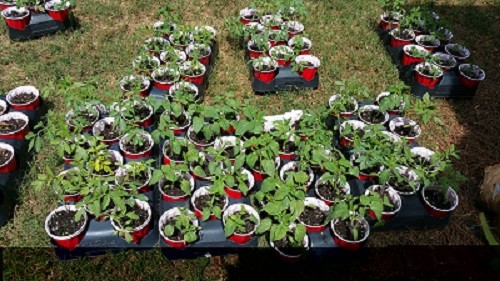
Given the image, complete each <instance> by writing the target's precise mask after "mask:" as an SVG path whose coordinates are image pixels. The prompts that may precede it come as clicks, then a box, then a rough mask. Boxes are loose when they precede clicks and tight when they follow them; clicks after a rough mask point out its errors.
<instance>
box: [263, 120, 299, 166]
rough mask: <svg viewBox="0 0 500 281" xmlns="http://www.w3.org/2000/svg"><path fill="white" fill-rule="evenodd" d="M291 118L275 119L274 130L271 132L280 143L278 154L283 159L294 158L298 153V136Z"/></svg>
mask: <svg viewBox="0 0 500 281" xmlns="http://www.w3.org/2000/svg"><path fill="white" fill-rule="evenodd" d="M290 124H291V119H284V120H277V121H274V129H275V130H274V131H271V132H270V134H271V135H272V136H273V137H274V138H275V140H276V141H277V142H278V144H279V153H278V156H279V157H280V158H281V159H283V160H293V159H295V157H297V155H296V154H295V152H296V151H297V143H298V141H299V138H298V136H297V135H296V134H295V128H291V126H290Z"/></svg>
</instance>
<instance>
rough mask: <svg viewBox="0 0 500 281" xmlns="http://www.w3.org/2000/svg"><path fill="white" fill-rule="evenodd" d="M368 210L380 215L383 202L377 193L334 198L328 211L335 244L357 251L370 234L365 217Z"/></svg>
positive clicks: (377, 215)
mask: <svg viewBox="0 0 500 281" xmlns="http://www.w3.org/2000/svg"><path fill="white" fill-rule="evenodd" d="M368 210H370V211H372V212H374V213H375V216H376V217H380V216H381V213H382V210H383V204H382V201H381V200H380V197H379V196H377V195H370V196H366V195H361V196H359V197H353V196H352V195H346V196H345V197H344V198H337V199H335V205H334V207H333V211H331V212H330V217H329V218H328V219H331V222H330V228H331V229H332V232H333V239H334V241H335V244H337V245H338V246H340V247H341V248H344V249H346V250H349V251H352V252H354V251H357V250H359V249H360V248H361V246H362V245H363V244H364V243H365V242H366V240H367V239H368V236H369V235H370V226H369V224H368V221H367V220H366V219H365V214H366V212H367V211H368Z"/></svg>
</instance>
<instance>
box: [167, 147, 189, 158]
mask: <svg viewBox="0 0 500 281" xmlns="http://www.w3.org/2000/svg"><path fill="white" fill-rule="evenodd" d="M164 152H165V155H167V157H168V158H170V159H172V160H174V161H184V156H183V155H184V153H186V152H188V148H187V147H186V146H181V152H180V153H179V154H175V152H174V151H173V150H171V149H170V147H169V146H166V148H165V151H164Z"/></svg>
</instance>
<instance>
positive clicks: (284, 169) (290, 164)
mask: <svg viewBox="0 0 500 281" xmlns="http://www.w3.org/2000/svg"><path fill="white" fill-rule="evenodd" d="M297 164H298V162H296V161H290V162H288V163H286V164H285V165H283V167H282V168H281V170H280V172H279V176H280V179H281V181H283V182H284V181H285V180H286V179H285V173H286V172H288V171H290V170H293V169H295V167H296V166H297ZM307 173H308V175H309V180H308V182H307V184H306V190H309V187H311V185H312V183H313V181H314V172H313V170H312V169H311V168H307Z"/></svg>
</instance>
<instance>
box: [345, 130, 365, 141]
mask: <svg viewBox="0 0 500 281" xmlns="http://www.w3.org/2000/svg"><path fill="white" fill-rule="evenodd" d="M364 135H365V131H364V130H363V129H354V130H352V131H351V133H350V134H347V135H345V136H344V137H345V138H347V139H350V140H353V139H354V136H358V138H362V137H363V136H364Z"/></svg>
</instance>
